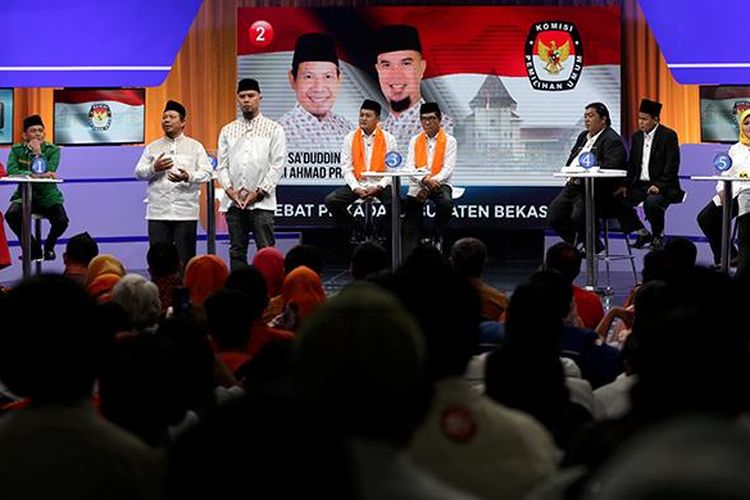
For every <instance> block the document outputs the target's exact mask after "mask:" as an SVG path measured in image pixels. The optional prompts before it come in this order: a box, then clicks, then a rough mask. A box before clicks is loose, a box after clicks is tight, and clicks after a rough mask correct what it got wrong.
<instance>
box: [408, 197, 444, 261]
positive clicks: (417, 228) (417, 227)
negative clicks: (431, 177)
mask: <svg viewBox="0 0 750 500" xmlns="http://www.w3.org/2000/svg"><path fill="white" fill-rule="evenodd" d="M427 200H432V202H433V203H434V204H435V225H434V235H435V236H437V237H438V238H440V239H444V237H445V230H446V228H447V227H448V222H449V221H450V219H451V215H453V190H452V188H451V187H450V186H448V185H445V184H444V185H442V186H440V189H437V190H435V191H432V192H430V194H429V195H428V196H427V198H426V200H425V201H427ZM424 205H425V202H420V201H419V200H417V199H416V198H415V197H414V196H407V197H406V202H405V203H404V213H405V216H406V218H405V220H404V255H405V256H408V255H410V254H411V253H412V252H413V251H414V249H415V248H417V245H419V239H420V238H421V236H422V215H423V212H424Z"/></svg>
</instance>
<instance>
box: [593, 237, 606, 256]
mask: <svg viewBox="0 0 750 500" xmlns="http://www.w3.org/2000/svg"><path fill="white" fill-rule="evenodd" d="M605 249H606V247H605V246H604V242H603V241H602V240H600V239H599V238H597V239H596V241H594V253H597V254H600V253H602V252H603V251H604V250H605Z"/></svg>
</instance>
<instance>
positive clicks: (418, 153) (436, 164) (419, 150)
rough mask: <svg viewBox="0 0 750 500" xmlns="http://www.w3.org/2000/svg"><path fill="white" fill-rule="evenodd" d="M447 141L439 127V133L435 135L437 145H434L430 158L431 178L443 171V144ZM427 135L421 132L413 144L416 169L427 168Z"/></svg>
mask: <svg viewBox="0 0 750 500" xmlns="http://www.w3.org/2000/svg"><path fill="white" fill-rule="evenodd" d="M447 142H448V139H446V137H445V131H443V128H442V127H440V131H439V132H438V133H437V144H436V145H435V156H433V158H432V168H431V169H430V176H431V177H433V176H435V175H437V174H439V173H440V171H441V170H442V169H443V160H445V144H446V143H447ZM427 164H428V162H427V134H425V133H424V132H422V133H421V134H419V136H418V137H417V142H416V143H414V166H415V167H417V168H425V167H426V166H427Z"/></svg>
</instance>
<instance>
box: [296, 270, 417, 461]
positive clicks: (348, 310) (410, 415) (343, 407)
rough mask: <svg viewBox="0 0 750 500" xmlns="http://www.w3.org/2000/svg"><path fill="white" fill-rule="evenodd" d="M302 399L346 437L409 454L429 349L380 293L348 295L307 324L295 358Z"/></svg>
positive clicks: (356, 287) (366, 289) (355, 288)
mask: <svg viewBox="0 0 750 500" xmlns="http://www.w3.org/2000/svg"><path fill="white" fill-rule="evenodd" d="M293 371H294V380H295V381H296V384H297V385H298V387H299V388H300V389H301V390H302V393H303V394H305V395H306V396H307V397H308V398H310V399H311V400H312V401H313V402H315V403H316V404H317V405H319V406H320V407H321V408H323V410H324V411H325V412H326V413H327V414H328V415H330V418H332V419H334V420H335V425H336V426H337V427H338V428H339V429H341V430H342V431H343V432H344V433H345V434H347V435H350V436H356V437H361V438H370V439H375V440H380V441H384V442H388V443H390V444H392V445H397V446H405V445H406V444H407V443H408V441H409V438H410V437H411V435H412V433H413V432H414V430H415V429H416V427H417V426H418V425H419V423H420V422H421V420H422V418H423V417H424V413H425V411H426V409H427V405H428V403H429V386H428V385H427V384H426V379H425V376H424V375H425V373H424V341H423V339H422V336H421V335H420V333H419V327H418V326H417V324H416V323H415V321H414V320H413V319H412V318H411V317H410V316H409V314H408V313H407V312H406V311H405V310H404V308H403V307H402V306H401V305H400V304H399V302H398V300H397V299H396V298H395V297H393V296H392V295H390V294H389V293H387V292H385V291H384V290H382V289H381V288H379V287H378V286H376V285H373V284H370V283H366V282H360V283H355V284H352V285H351V286H349V287H347V288H346V289H344V290H343V291H342V292H341V293H339V294H338V295H337V296H335V297H334V298H332V299H331V300H330V301H329V302H328V303H326V304H325V305H324V306H322V307H321V308H320V309H319V310H318V311H316V313H315V314H313V315H312V316H310V317H309V318H308V320H307V321H306V322H305V323H303V324H302V328H301V329H300V331H299V341H298V344H297V346H296V350H295V354H294V368H293Z"/></svg>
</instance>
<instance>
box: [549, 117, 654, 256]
mask: <svg viewBox="0 0 750 500" xmlns="http://www.w3.org/2000/svg"><path fill="white" fill-rule="evenodd" d="M583 120H584V125H585V127H586V130H584V131H583V132H581V134H580V135H579V136H578V139H577V140H576V143H575V145H574V146H573V149H572V150H571V152H570V156H569V157H568V160H567V161H566V162H565V165H566V166H578V165H579V163H578V158H579V156H580V155H581V154H582V153H585V152H591V153H593V154H595V155H596V159H597V165H598V166H599V167H600V168H601V169H602V170H604V169H614V170H625V169H626V166H627V153H626V151H625V145H624V144H623V143H622V138H621V137H620V135H619V134H618V133H617V132H615V131H614V129H613V128H612V120H611V119H610V116H609V110H608V109H607V106H605V105H604V104H602V103H600V102H593V103H591V104H589V105H587V106H586V108H585V111H584V115H583ZM626 182H627V179H626V178H625V177H622V178H612V179H597V180H596V181H595V182H594V207H595V213H596V216H597V217H600V218H601V217H617V218H618V219H619V221H620V226H621V227H622V230H623V232H625V233H630V232H632V231H636V230H638V229H640V228H642V227H643V224H642V223H641V221H640V220H639V219H638V215H637V214H636V213H635V210H634V209H633V208H632V207H630V206H628V205H627V203H626V194H627V188H626ZM585 207H586V199H585V192H584V184H583V179H580V178H572V179H569V180H568V181H567V183H566V184H565V187H564V188H563V190H562V191H561V192H560V194H558V195H557V197H556V198H555V199H554V200H552V202H551V203H550V205H549V210H548V212H547V221H548V222H549V225H550V226H551V227H552V229H554V230H555V232H557V234H558V235H560V237H561V238H562V239H563V240H565V241H567V242H568V243H572V244H576V242H578V243H579V244H582V243H583V241H584V239H585V233H586V211H585ZM603 249H604V245H603V244H602V243H601V241H599V239H598V238H597V240H596V251H597V252H600V251H602V250H603Z"/></svg>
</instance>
